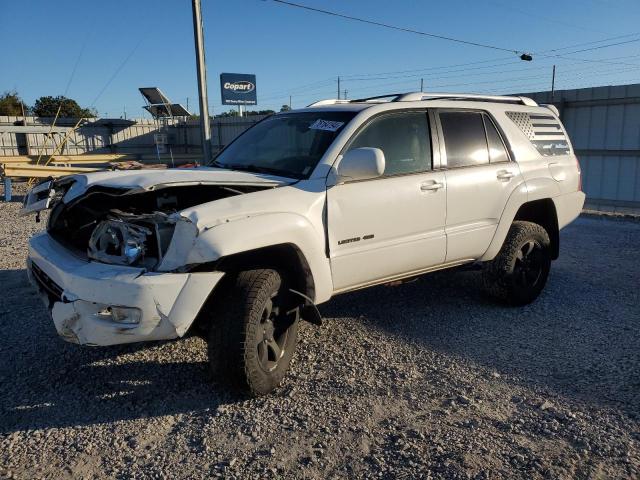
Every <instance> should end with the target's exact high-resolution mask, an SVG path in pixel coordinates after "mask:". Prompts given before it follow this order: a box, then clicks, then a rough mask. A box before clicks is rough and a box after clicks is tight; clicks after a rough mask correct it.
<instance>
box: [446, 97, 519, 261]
mask: <svg viewBox="0 0 640 480" xmlns="http://www.w3.org/2000/svg"><path fill="white" fill-rule="evenodd" d="M438 119H439V131H440V134H441V138H442V139H443V142H442V144H443V152H442V153H443V154H442V157H443V158H442V160H443V163H444V165H445V167H446V169H445V171H446V180H447V221H446V227H445V231H446V234H447V256H446V261H447V262H451V261H458V260H471V259H477V258H479V257H480V256H482V254H483V253H484V252H485V251H486V249H487V248H488V247H489V244H490V243H491V239H492V238H493V235H494V233H495V231H496V229H497V227H498V222H499V221H500V218H501V216H502V212H503V210H504V207H505V205H506V204H507V200H508V199H509V196H510V195H511V193H512V192H513V191H514V189H515V188H517V186H518V185H520V184H521V183H522V182H523V180H522V175H521V174H520V169H519V167H518V164H517V163H516V162H514V161H511V158H510V155H509V152H508V148H507V144H506V142H505V141H504V139H503V135H502V134H501V132H500V131H499V129H498V127H497V126H496V125H497V124H496V123H495V122H494V120H493V119H492V118H491V116H490V115H489V114H488V113H487V112H484V111H480V110H444V109H441V110H439V111H438Z"/></svg>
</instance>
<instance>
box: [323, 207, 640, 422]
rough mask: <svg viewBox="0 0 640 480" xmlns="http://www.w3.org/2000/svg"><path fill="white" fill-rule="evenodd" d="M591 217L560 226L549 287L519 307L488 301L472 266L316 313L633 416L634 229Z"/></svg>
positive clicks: (636, 345)
mask: <svg viewBox="0 0 640 480" xmlns="http://www.w3.org/2000/svg"><path fill="white" fill-rule="evenodd" d="M595 222H596V223H595V224H591V223H590V222H588V221H586V222H585V221H579V222H576V224H574V225H572V226H571V227H569V228H567V230H566V233H565V231H563V237H562V240H563V242H562V252H561V257H560V259H559V260H558V261H556V262H554V264H553V266H552V271H551V276H550V279H549V282H548V284H547V287H546V289H545V291H544V292H543V294H542V295H541V297H540V298H539V299H538V300H537V301H536V302H534V303H533V304H531V305H528V306H525V307H507V306H503V305H500V304H497V303H495V302H493V301H492V300H490V299H488V298H486V297H485V296H484V295H483V293H482V291H481V287H480V274H479V272H470V271H450V272H439V273H434V274H431V275H427V276H425V277H423V278H421V279H419V280H417V281H416V282H413V283H409V284H405V285H402V286H399V287H376V288H373V289H368V290H361V291H357V292H354V293H351V294H345V295H341V296H339V297H336V298H335V299H334V300H332V301H331V302H329V303H328V304H325V305H322V306H321V311H322V314H323V315H324V316H326V317H336V318H345V317H360V316H362V317H364V321H365V323H369V324H371V326H372V327H376V328H380V329H383V330H385V331H387V332H389V333H390V334H393V335H396V336H399V337H402V338H405V339H406V340H407V341H411V342H415V343H417V344H419V345H422V346H426V347H427V348H429V349H431V350H434V351H437V352H441V353H443V354H445V355H454V356H456V357H458V358H462V359H466V360H469V361H471V362H474V363H476V364H480V365H484V366H485V367H487V368H489V369H490V370H491V371H496V372H498V373H500V374H503V375H504V374H507V375H514V376H516V377H517V380H516V381H518V382H519V383H523V384H524V385H526V386H532V387H533V386H538V387H547V388H550V389H552V390H554V391H556V392H557V393H560V394H561V395H564V396H567V397H570V398H574V399H576V400H579V401H582V402H585V403H587V404H591V405H594V406H605V405H606V406H611V407H615V408H619V409H621V410H622V411H624V412H625V413H627V414H629V415H630V416H633V417H636V418H640V321H639V320H640V299H639V295H638V285H640V260H638V258H639V257H640V255H638V253H639V251H638V247H637V245H639V244H640V225H637V227H634V226H633V224H632V225H631V226H630V229H629V230H626V229H625V226H624V224H622V223H620V222H606V224H603V222H602V221H598V220H596V221H595ZM610 223H619V224H620V225H622V226H621V227H620V229H621V231H619V232H615V231H613V228H614V227H615V225H614V227H612V226H611V225H609V224H610ZM598 226H600V227H604V228H603V229H596V228H597V227H598ZM586 228H593V230H586ZM585 244H586V245H585ZM578 245H579V247H578ZM347 321H348V320H347Z"/></svg>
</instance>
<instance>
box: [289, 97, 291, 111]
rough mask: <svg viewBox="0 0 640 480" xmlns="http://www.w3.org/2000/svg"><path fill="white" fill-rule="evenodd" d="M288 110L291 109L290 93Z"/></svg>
mask: <svg viewBox="0 0 640 480" xmlns="http://www.w3.org/2000/svg"><path fill="white" fill-rule="evenodd" d="M289 110H291V95H289Z"/></svg>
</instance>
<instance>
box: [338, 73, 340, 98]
mask: <svg viewBox="0 0 640 480" xmlns="http://www.w3.org/2000/svg"><path fill="white" fill-rule="evenodd" d="M338 100H340V77H338Z"/></svg>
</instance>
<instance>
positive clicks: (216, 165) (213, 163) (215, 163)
mask: <svg viewBox="0 0 640 480" xmlns="http://www.w3.org/2000/svg"><path fill="white" fill-rule="evenodd" d="M209 165H213V166H214V167H218V168H227V169H228V168H231V167H230V166H229V165H226V164H224V163H220V162H219V161H218V160H214V161H213V162H211V163H210V164H209Z"/></svg>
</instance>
